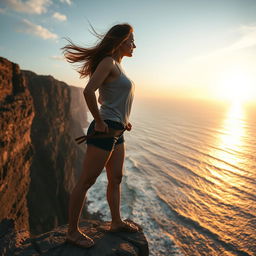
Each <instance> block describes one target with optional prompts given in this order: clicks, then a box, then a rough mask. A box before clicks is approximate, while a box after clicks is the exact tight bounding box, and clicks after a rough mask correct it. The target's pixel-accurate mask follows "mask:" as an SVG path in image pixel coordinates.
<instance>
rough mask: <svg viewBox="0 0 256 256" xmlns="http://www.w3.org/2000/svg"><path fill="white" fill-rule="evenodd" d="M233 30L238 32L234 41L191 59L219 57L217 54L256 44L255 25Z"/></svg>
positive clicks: (228, 52)
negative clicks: (237, 36)
mask: <svg viewBox="0 0 256 256" xmlns="http://www.w3.org/2000/svg"><path fill="white" fill-rule="evenodd" d="M235 32H236V33H238V34H239V38H238V39H237V40H236V41H235V42H233V43H232V44H231V45H229V46H227V47H224V48H220V49H217V50H216V51H214V52H211V53H209V54H207V55H204V56H199V57H196V58H193V60H202V59H206V58H209V57H219V56H223V55H227V54H230V53H232V52H235V51H238V50H242V49H246V48H249V47H254V46H256V25H255V26H241V27H239V28H238V29H236V31H235Z"/></svg>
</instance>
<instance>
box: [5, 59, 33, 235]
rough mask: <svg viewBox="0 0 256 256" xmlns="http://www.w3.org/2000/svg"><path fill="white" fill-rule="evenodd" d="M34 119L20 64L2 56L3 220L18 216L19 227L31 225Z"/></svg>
mask: <svg viewBox="0 0 256 256" xmlns="http://www.w3.org/2000/svg"><path fill="white" fill-rule="evenodd" d="M33 118H34V106H33V99H32V97H31V94H30V92H29V90H28V88H27V87H26V86H25V83H24V77H23V75H22V73H21V71H20V69H19V66H18V65H17V64H14V63H11V62H9V61H8V60H6V59H3V58H0V120H1V122H0V220H1V219H3V218H5V217H7V216H8V217H9V218H13V219H15V220H16V221H15V225H16V228H17V230H19V229H28V228H29V221H28V216H29V214H28V208H27V199H26V195H27V193H28V190H29V184H30V166H31V161H32V156H33V148H32V143H31V138H30V132H31V125H32V121H33Z"/></svg>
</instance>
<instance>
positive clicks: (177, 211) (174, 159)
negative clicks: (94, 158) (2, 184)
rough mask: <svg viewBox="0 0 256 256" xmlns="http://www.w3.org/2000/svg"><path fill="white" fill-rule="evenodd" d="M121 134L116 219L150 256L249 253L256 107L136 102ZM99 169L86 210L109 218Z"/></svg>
mask: <svg viewBox="0 0 256 256" xmlns="http://www.w3.org/2000/svg"><path fill="white" fill-rule="evenodd" d="M132 111H133V113H132V116H131V123H132V124H133V130H132V131H131V132H130V133H129V132H126V133H125V140H126V149H127V153H126V161H125V170H124V177H123V181H122V205H121V211H122V216H123V218H131V219H133V220H134V221H136V222H138V223H140V224H141V225H142V226H143V227H144V233H145V235H146V237H147V240H148V242H149V247H150V252H151V254H150V255H153V256H160V255H161V256H169V255H170V256H171V255H187V256H203V255H205V256H211V255H212V256H233V255H237V256H238V255H239V256H241V255H242V256H243V255H246V256H247V255H250V256H253V255H256V236H255V234H256V233H255V230H256V196H255V195H256V161H255V160H256V157H255V156H256V146H255V145H256V136H255V134H256V108H255V107H248V106H247V107H244V106H242V105H239V104H231V105H224V104H223V105H221V104H216V103H207V102H199V101H181V100H173V101H172V100H170V101H168V102H163V101H161V102H157V101H152V100H151V101H149V100H137V101H136V102H135V104H134V106H133V110H132ZM106 185H107V178H106V173H105V172H104V171H103V172H102V174H101V175H100V177H99V178H98V180H97V182H96V184H95V185H94V186H93V187H92V188H91V189H90V190H89V192H88V200H89V201H90V204H89V211H91V212H97V211H99V212H101V213H102V214H103V216H104V219H106V220H110V212H109V208H108V205H107V201H106V195H105V194H106Z"/></svg>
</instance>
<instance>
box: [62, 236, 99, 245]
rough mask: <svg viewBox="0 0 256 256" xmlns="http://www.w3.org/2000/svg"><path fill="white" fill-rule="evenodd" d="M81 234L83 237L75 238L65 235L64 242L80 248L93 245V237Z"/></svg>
mask: <svg viewBox="0 0 256 256" xmlns="http://www.w3.org/2000/svg"><path fill="white" fill-rule="evenodd" d="M82 236H83V237H81V236H80V237H77V238H76V239H73V238H71V237H68V236H67V238H66V242H67V243H69V244H72V245H75V246H78V247H82V248H90V247H92V246H94V245H95V243H94V241H93V239H91V238H90V237H88V236H85V235H82Z"/></svg>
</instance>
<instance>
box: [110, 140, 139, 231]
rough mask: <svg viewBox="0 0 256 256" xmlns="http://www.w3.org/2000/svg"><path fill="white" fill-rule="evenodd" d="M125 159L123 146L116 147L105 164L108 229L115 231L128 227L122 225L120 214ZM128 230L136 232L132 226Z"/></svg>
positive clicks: (122, 144)
mask: <svg viewBox="0 0 256 256" xmlns="http://www.w3.org/2000/svg"><path fill="white" fill-rule="evenodd" d="M124 157H125V144H124V143H121V144H118V145H116V147H115V150H114V151H113V152H112V154H111V156H110V158H109V160H108V162H107V164H106V171H107V177H108V187H107V200H108V204H109V208H110V212H111V216H112V223H111V228H110V229H116V228H119V227H123V226H125V225H129V224H127V223H124V222H123V221H122V219H121V214H120V197H121V181H122V177H123V164H124ZM129 226H130V228H133V229H135V230H138V228H137V227H135V226H134V225H131V224H130V225H129Z"/></svg>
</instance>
